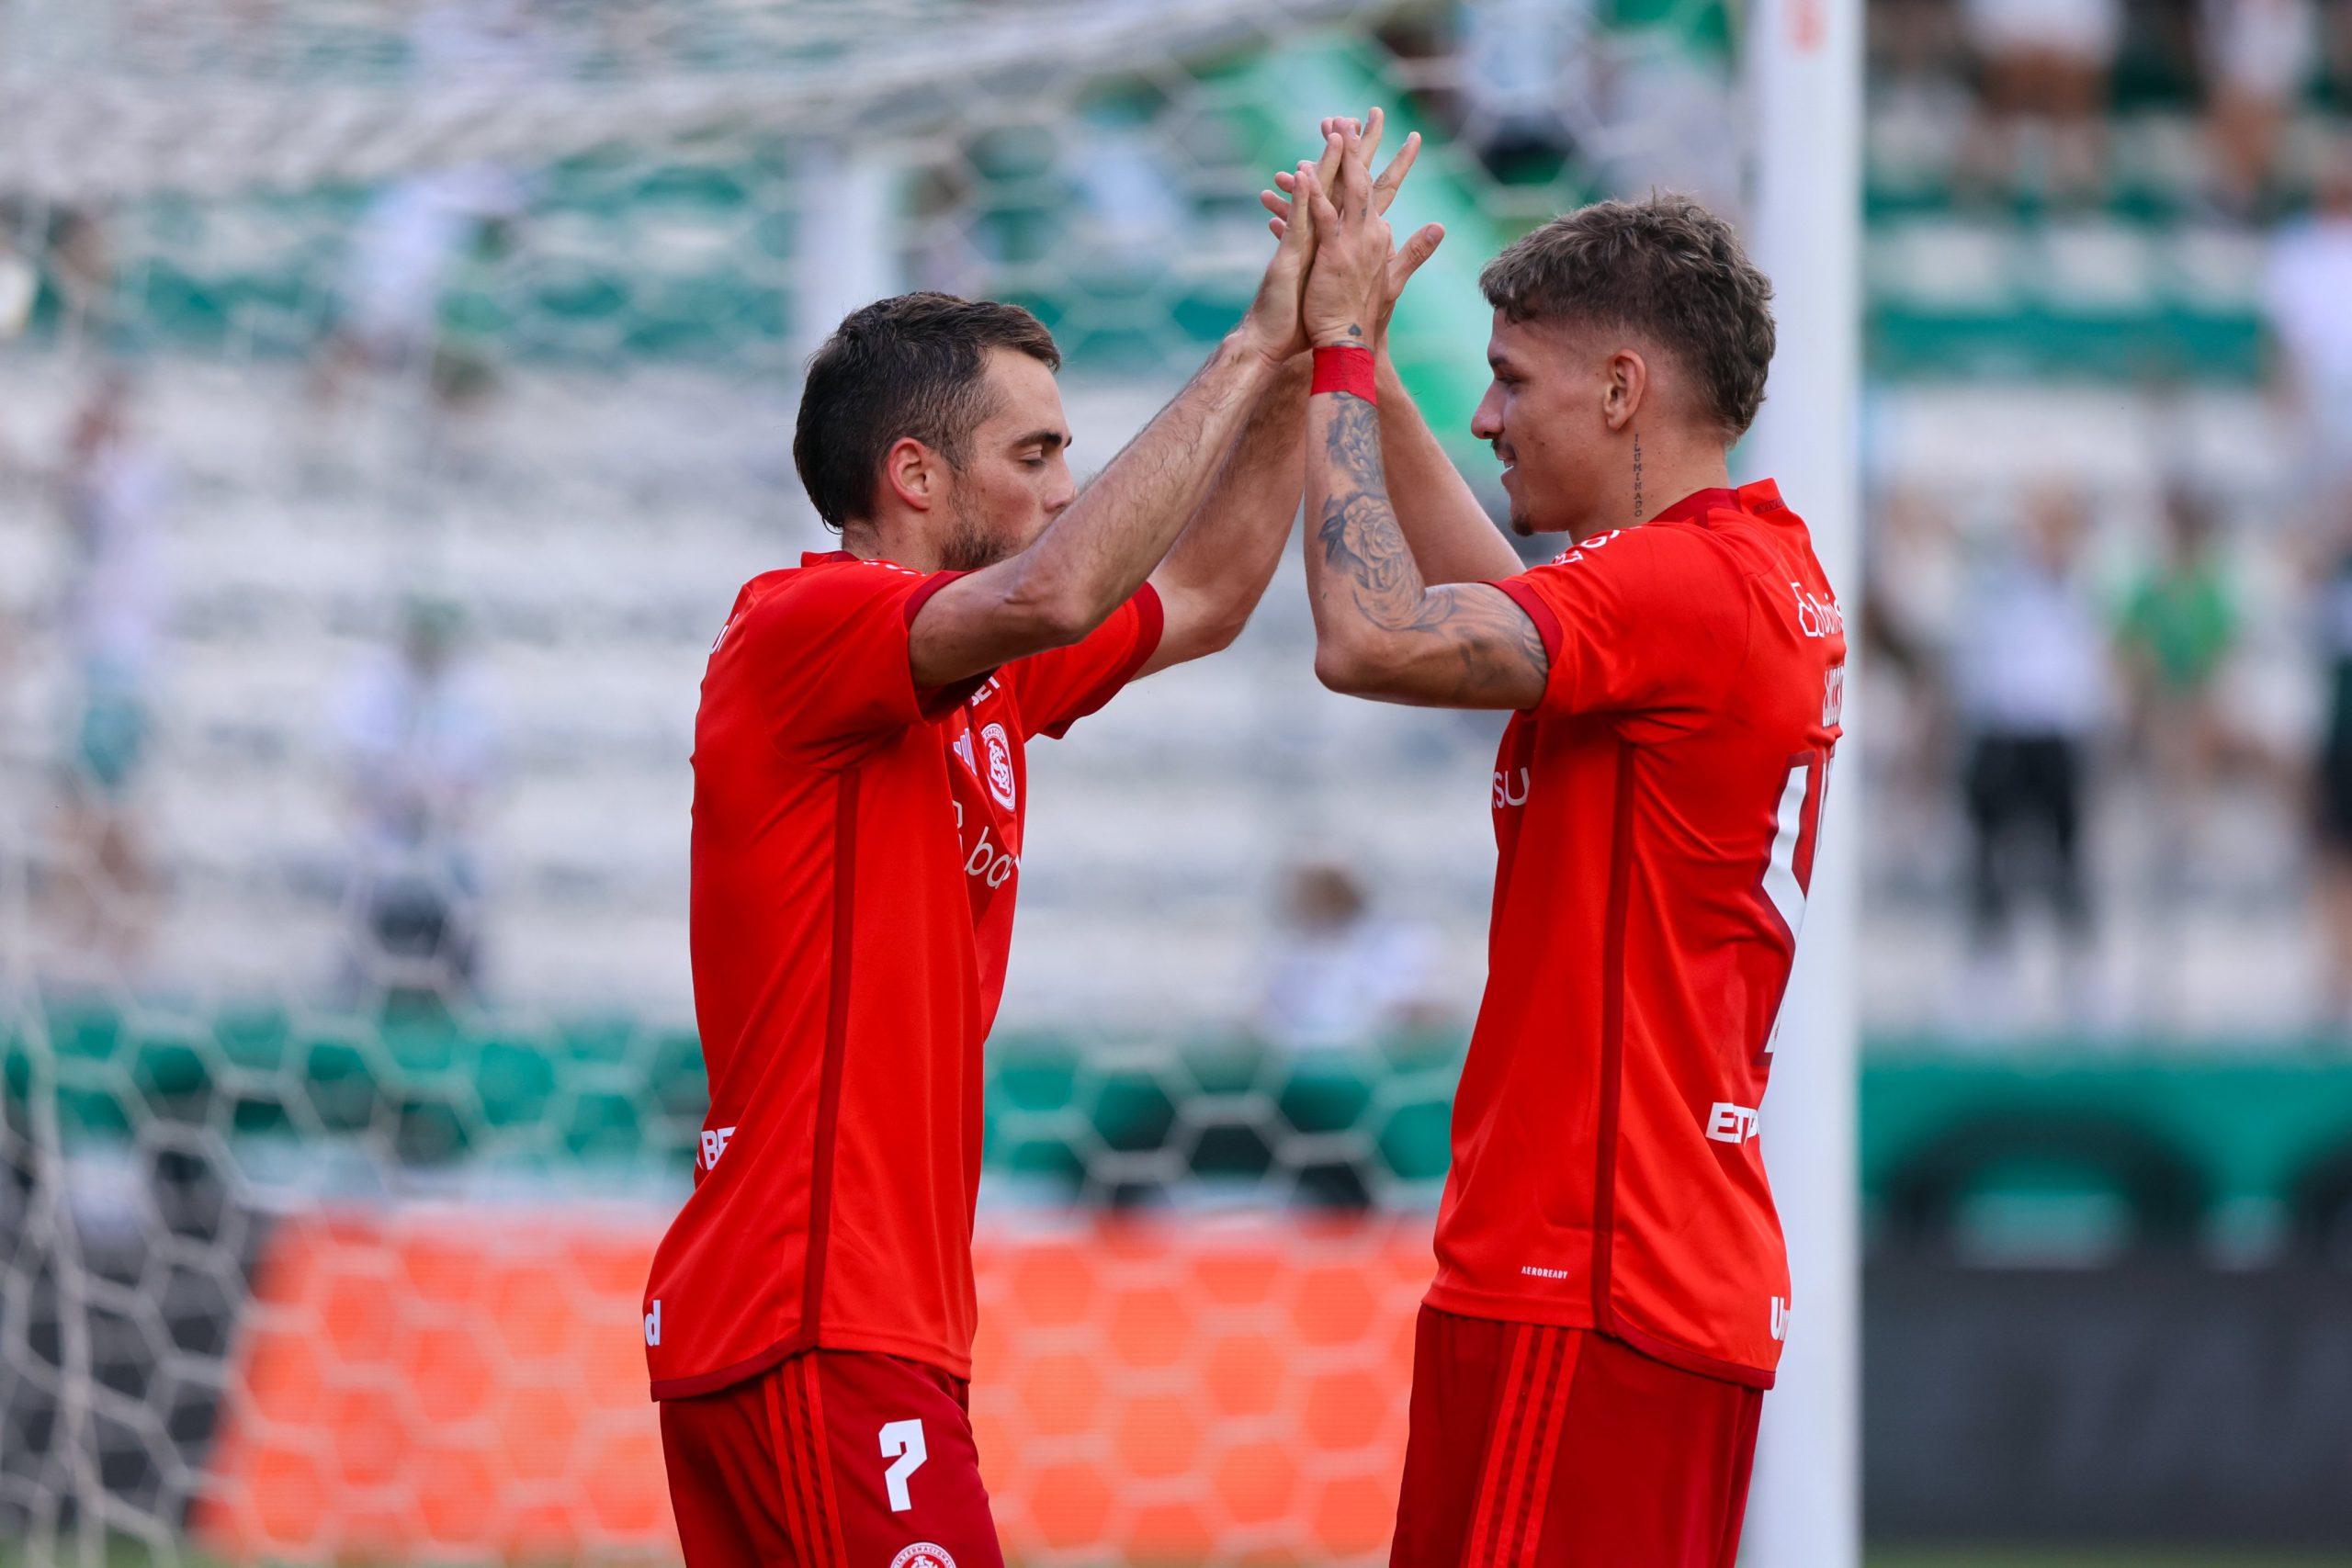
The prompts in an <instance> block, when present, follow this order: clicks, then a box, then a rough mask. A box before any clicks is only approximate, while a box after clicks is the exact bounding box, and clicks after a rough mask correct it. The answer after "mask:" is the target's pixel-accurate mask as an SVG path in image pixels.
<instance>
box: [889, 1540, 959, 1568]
mask: <svg viewBox="0 0 2352 1568" xmlns="http://www.w3.org/2000/svg"><path fill="white" fill-rule="evenodd" d="M890 1568H956V1560H955V1559H954V1558H953V1557H950V1556H948V1555H947V1549H946V1548H945V1547H944V1546H941V1545H940V1544H938V1543H937V1542H936V1541H929V1540H919V1541H917V1542H915V1543H914V1544H913V1545H912V1546H910V1547H908V1548H907V1549H906V1550H905V1551H901V1552H899V1555H898V1556H896V1557H893V1558H892V1559H890Z"/></svg>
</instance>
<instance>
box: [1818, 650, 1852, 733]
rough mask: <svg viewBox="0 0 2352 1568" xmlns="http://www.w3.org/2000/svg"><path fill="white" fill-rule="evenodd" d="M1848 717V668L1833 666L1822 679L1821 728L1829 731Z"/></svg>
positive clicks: (1840, 665) (1838, 665) (1839, 665)
mask: <svg viewBox="0 0 2352 1568" xmlns="http://www.w3.org/2000/svg"><path fill="white" fill-rule="evenodd" d="M1845 716H1846V667H1845V666H1844V665H1842V664H1833V665H1831V666H1830V667H1829V671H1828V673H1827V674H1826V675H1824V676H1823V677H1822V678H1821V728H1824V729H1829V728H1835V727H1836V725H1837V724H1838V721H1839V720H1840V719H1842V718H1844V717H1845Z"/></svg>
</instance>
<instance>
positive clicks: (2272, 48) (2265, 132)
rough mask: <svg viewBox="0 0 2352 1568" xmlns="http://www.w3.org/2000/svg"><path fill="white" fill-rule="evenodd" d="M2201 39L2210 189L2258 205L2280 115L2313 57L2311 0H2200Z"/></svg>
mask: <svg viewBox="0 0 2352 1568" xmlns="http://www.w3.org/2000/svg"><path fill="white" fill-rule="evenodd" d="M2200 19H2201V21H2202V24H2203V27H2202V36H2201V39H2200V42H2201V45H2202V52H2203V55H2204V67H2205V73H2206V76H2207V80H2208V92H2209V95H2210V98H2211V142H2212V150H2213V164H2214V170H2213V173H2214V178H2215V185H2216V190H2215V194H2216V196H2217V197H2218V199H2219V200H2220V202H2221V205H2222V209H2223V210H2225V211H2227V212H2230V213H2232V214H2233V215H2235V216H2238V217H2242V218H2250V217H2253V216H2256V214H2257V213H2259V212H2260V210H2261V209H2262V208H2263V207H2264V205H2265V202H2266V198H2267V196H2268V195H2269V192H2270V187H2271V184H2272V181H2273V179H2274V177H2275V176H2276V175H2277V173H2278V142H2279V136H2280V133H2281V132H2282V131H2283V130H2285V128H2286V124H2287V118H2288V116H2289V115H2290V114H2291V113H2292V112H2293V110H2294V107H2295V105H2296V102H2297V100H2298V99H2299V98H2300V97H2301V95H2302V91H2303V88H2304V87H2305V86H2306V85H2309V84H2310V82H2311V80H2312V73H2314V72H2315V71H2316V70H2317V69H2318V67H2319V63H2320V53H2321V44H2320V19H2319V7H2318V6H2316V5H2315V4H2314V3H2313V0H2204V3H2203V6H2202V15H2201V18H2200Z"/></svg>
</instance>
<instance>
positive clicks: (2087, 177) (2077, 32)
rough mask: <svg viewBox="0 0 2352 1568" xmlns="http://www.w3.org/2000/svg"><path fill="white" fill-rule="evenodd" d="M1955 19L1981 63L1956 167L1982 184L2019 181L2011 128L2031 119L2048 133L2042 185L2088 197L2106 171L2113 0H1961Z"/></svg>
mask: <svg viewBox="0 0 2352 1568" xmlns="http://www.w3.org/2000/svg"><path fill="white" fill-rule="evenodd" d="M1961 23H1962V31H1963V33H1964V34H1965V36H1966V39H1967V41H1968V44H1969V47H1970V49H1971V51H1973V53H1974V54H1975V56H1976V58H1977V61H1978V62H1979V63H1980V65H1981V67H1982V71H1983V85H1982V91H1983V103H1982V108H1981V110H1980V113H1979V116H1978V119H1977V123H1976V125H1975V127H1974V128H1973V130H1972V131H1971V132H1970V136H1969V145H1968V148H1967V150H1966V152H1965V153H1964V154H1963V156H1962V173H1963V175H1964V176H1965V177H1966V178H1967V179H1968V180H1969V181H1970V183H1972V184H1973V185H1975V186H1977V187H1978V188H1979V189H1981V190H1991V189H1994V188H1996V187H1999V186H2016V185H2017V184H2018V183H2019V175H2020V169H2019V163H2020V152H2019V133H2020V131H2021V130H2023V129H2024V127H2025V124H2026V122H2028V121H2032V122H2034V123H2035V124H2037V125H2038V126H2039V127H2040V128H2041V130H2042V131H2043V133H2044V134H2045V136H2046V138H2047V151H2046V153H2045V155H2044V159H2043V163H2044V170H2043V180H2042V184H2043V187H2044V189H2045V191H2046V192H2047V194H2048V195H2049V196H2050V197H2052V198H2053V199H2057V200H2067V201H2084V200H2088V199H2091V198H2094V197H2097V196H2098V193H2099V190H2100V188H2101V186H2102V184H2103V182H2104V179H2105V163H2106V142H2107V104H2108V73H2109V71H2110V70H2111V69H2112V68H2113V66H2114V64H2115V56H2116V51H2117V50H2118V48H2119V47H2120V45H2121V43H2122V38H2123V3H2122V0H1962V5H1961Z"/></svg>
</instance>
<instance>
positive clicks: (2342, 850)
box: [2317, 526, 2352, 1034]
mask: <svg viewBox="0 0 2352 1568" xmlns="http://www.w3.org/2000/svg"><path fill="white" fill-rule="evenodd" d="M2319 632H2320V657H2321V659H2322V660H2324V663H2325V666H2326V679H2327V716H2326V719H2325V722H2324V728H2323V731H2322V735H2321V739H2320V747H2319V777H2318V781H2317V782H2318V795H2319V800H2318V807H2319V840H2320V842H2319V850H2320V853H2319V884H2320V911H2321V919H2322V922H2323V924H2324V928H2325V929H2324V937H2325V940H2326V947H2325V949H2324V952H2323V953H2322V954H2321V965H2322V968H2323V970H2324V974H2325V976H2326V980H2325V993H2324V1005H2325V1007H2326V1009H2327V1013H2326V1022H2327V1025H2328V1026H2329V1027H2330V1028H2332V1029H2335V1030H2336V1031H2338V1032H2343V1033H2346V1034H2352V526H2342V527H2340V529H2339V538H2338V543H2337V548H2336V558H2335V561H2334V563H2333V569H2332V570H2331V571H2330V573H2329V575H2328V577H2327V580H2326V581H2325V582H2324V585H2323V586H2322V588H2321V590H2320V598H2319Z"/></svg>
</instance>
